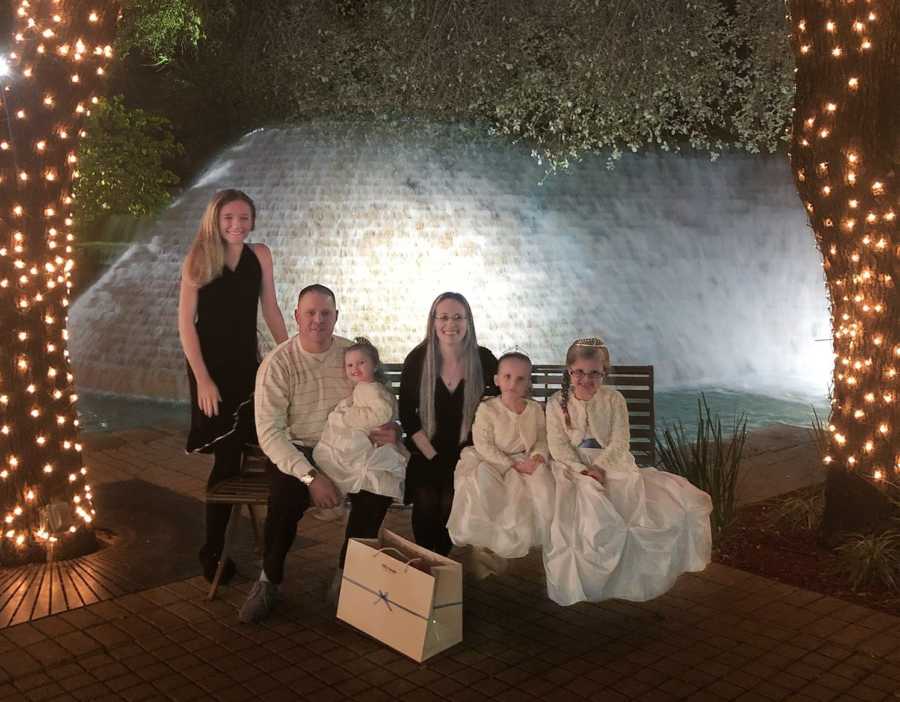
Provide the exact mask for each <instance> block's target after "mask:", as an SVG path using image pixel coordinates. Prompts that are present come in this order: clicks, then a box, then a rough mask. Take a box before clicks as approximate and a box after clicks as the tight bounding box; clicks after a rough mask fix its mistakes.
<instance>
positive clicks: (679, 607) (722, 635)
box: [0, 430, 900, 702]
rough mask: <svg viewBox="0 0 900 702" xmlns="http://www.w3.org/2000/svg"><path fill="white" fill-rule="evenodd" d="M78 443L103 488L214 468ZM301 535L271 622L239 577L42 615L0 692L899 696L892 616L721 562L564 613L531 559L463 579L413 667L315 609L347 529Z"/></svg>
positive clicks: (125, 441)
mask: <svg viewBox="0 0 900 702" xmlns="http://www.w3.org/2000/svg"><path fill="white" fill-rule="evenodd" d="M86 443H87V446H88V452H87V459H88V465H89V466H90V467H91V469H92V475H93V476H94V477H93V481H94V483H95V484H97V485H102V484H104V483H108V482H114V481H122V480H126V479H133V478H135V477H137V478H140V479H142V480H145V481H148V482H152V483H156V484H157V485H160V486H165V487H167V488H170V489H174V490H177V491H178V492H180V493H181V494H183V495H187V496H195V497H199V496H200V495H201V494H202V490H203V485H204V482H205V475H206V471H207V469H208V463H207V461H208V458H206V457H187V456H184V455H183V454H182V453H181V450H180V449H181V445H182V442H181V438H180V436H179V435H178V434H177V433H175V432H171V431H166V430H148V431H142V432H131V433H128V434H119V435H114V436H109V437H89V438H88V439H87V440H86ZM197 507H198V509H199V505H198V506H197ZM101 522H102V517H101ZM408 525H409V519H408V514H407V513H406V512H404V511H397V512H392V513H390V514H389V516H388V523H387V526H388V527H389V528H393V529H395V530H396V531H399V532H400V533H408ZM301 534H303V535H304V537H306V542H305V543H306V545H305V546H304V547H303V548H300V549H299V550H297V551H295V552H293V553H291V554H290V555H289V557H288V573H289V584H288V585H287V587H286V593H285V594H286V600H285V602H284V605H283V606H282V607H281V608H280V609H279V610H277V612H276V613H275V615H273V617H272V618H271V619H270V620H269V621H267V622H266V623H265V624H263V625H258V626H248V625H242V624H240V623H238V621H237V615H236V609H237V607H238V606H239V604H240V603H241V602H242V600H243V598H244V596H245V594H246V591H247V589H248V587H249V582H248V581H247V580H246V579H244V580H239V581H238V582H237V584H236V585H234V586H232V587H228V588H223V589H222V590H221V591H220V597H219V598H218V599H217V600H215V601H214V602H212V603H208V602H206V600H205V592H206V588H205V585H206V583H205V582H204V581H203V580H202V579H201V578H199V577H192V578H188V579H186V580H179V581H176V582H173V583H170V584H166V585H163V586H160V587H155V588H153V589H149V590H145V591H142V592H137V593H132V594H128V595H124V596H120V597H117V598H114V599H109V600H106V601H102V602H97V603H94V604H89V605H87V606H84V607H81V608H79V609H73V610H70V611H68V612H64V613H60V614H56V615H50V616H46V617H43V618H40V619H36V620H34V621H31V622H29V623H24V624H19V625H17V626H11V627H8V628H6V629H3V630H2V631H0V699H16V700H22V699H27V700H50V699H59V700H63V699H65V700H69V699H74V700H92V702H93V701H96V700H104V699H110V700H118V699H125V700H142V699H159V700H193V699H203V700H245V699H246V700H251V699H252V700H257V699H265V700H281V699H284V700H290V699H311V700H315V701H316V702H328V701H330V700H339V699H359V700H373V701H374V700H387V699H391V698H398V697H399V698H403V699H407V700H445V699H451V700H454V702H457V701H461V702H462V701H466V700H487V699H492V700H493V699H496V700H512V701H514V702H522V701H523V700H530V699H541V700H544V699H551V700H552V699H560V700H566V702H570V701H574V700H579V699H589V700H648V701H650V700H677V699H689V700H731V699H740V700H781V699H787V700H871V701H876V700H893V699H900V693H898V690H900V618H897V617H891V616H889V615H886V614H881V613H878V612H873V611H871V610H867V609H865V608H863V607H860V606H858V605H854V604H851V603H848V602H844V601H842V600H838V599H835V598H832V597H827V596H823V595H819V594H817V593H813V592H808V591H804V590H800V589H797V588H794V587H789V586H786V585H781V584H779V583H776V582H773V581H770V580H766V579H765V578H761V577H758V576H755V575H751V574H748V573H744V572H742V571H738V570H734V569H731V568H726V567H723V566H718V565H712V566H710V567H709V568H708V569H707V570H706V571H704V572H703V573H701V574H697V575H687V576H683V577H682V578H681V579H680V580H679V581H678V583H677V585H676V586H675V588H674V589H673V590H672V591H671V592H669V593H668V594H666V595H665V596H663V597H661V598H659V599H657V600H655V601H653V602H649V603H644V604H639V605H636V604H629V603H625V602H619V601H612V602H604V603H601V604H592V605H589V604H582V605H577V606H574V607H568V608H561V607H558V606H556V605H554V604H553V603H551V602H549V601H548V600H547V599H546V597H545V595H544V591H543V587H542V583H541V576H540V572H539V569H538V568H537V567H536V565H537V564H536V563H535V562H534V561H533V560H526V561H525V562H522V563H517V564H516V566H515V568H514V569H513V571H512V573H511V574H509V575H506V576H503V577H500V578H492V579H488V580H486V581H483V582H480V583H468V582H467V584H466V590H465V606H464V609H465V624H464V625H465V640H464V641H463V643H461V644H460V645H458V646H456V647H454V648H452V649H450V650H449V651H447V652H445V653H442V654H440V655H438V656H436V657H435V658H433V659H431V660H430V661H428V662H426V663H425V664H422V665H418V664H415V663H413V662H411V661H409V660H408V659H406V658H404V657H403V656H401V655H400V654H397V653H394V652H393V651H392V650H390V649H388V648H386V647H384V646H382V645H381V644H379V643H378V642H376V641H373V640H371V639H369V638H368V637H366V636H364V635H362V634H359V633H357V632H356V631H355V630H353V629H352V628H350V627H348V626H346V625H344V624H343V623H341V622H338V621H336V620H335V618H334V614H333V609H330V608H329V607H327V606H326V605H324V603H323V593H324V590H325V587H326V584H327V581H328V580H329V579H330V577H331V574H332V572H333V565H334V560H335V556H336V553H337V548H338V543H339V541H340V538H341V534H342V525H341V524H340V523H339V522H334V521H332V522H323V521H319V520H316V519H314V518H311V517H306V518H304V520H303V522H302V523H301ZM239 567H241V568H242V570H243V571H244V572H245V573H251V572H254V570H255V567H254V564H252V563H247V562H242V563H240V564H239Z"/></svg>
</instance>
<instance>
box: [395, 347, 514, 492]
mask: <svg viewBox="0 0 900 702" xmlns="http://www.w3.org/2000/svg"><path fill="white" fill-rule="evenodd" d="M478 355H479V356H480V357H481V369H482V372H483V375H484V386H485V390H486V391H487V393H488V394H491V389H492V388H493V385H494V375H496V373H497V359H496V358H495V357H494V354H492V353H491V352H490V351H489V350H488V349H486V348H484V347H483V346H479V347H478ZM424 364H425V344H424V343H422V344H419V345H418V346H416V348H414V349H413V350H412V351H410V352H409V355H408V356H407V357H406V360H405V361H404V362H403V371H402V373H401V376H400V423H401V424H402V425H403V431H404V432H405V433H406V437H407V438H406V446H407V448H408V449H409V451H410V453H411V454H412V455H411V457H410V459H409V464H408V465H407V467H406V495H405V497H404V501H405V502H406V504H409V503H410V502H412V499H413V495H414V494H415V491H416V489H417V488H419V487H425V486H433V487H436V488H438V489H440V490H442V491H443V490H448V489H449V490H452V489H453V471H454V469H455V468H456V463H457V461H459V454H460V453H461V452H462V450H463V448H465V447H466V446H471V445H472V432H471V431H470V432H469V435H468V436H467V437H466V440H465V441H464V442H463V443H460V441H459V430H460V427H461V426H462V421H463V403H464V398H465V380H463V381H462V382H460V384H459V385H457V386H456V389H455V390H454V391H453V392H450V391H449V390H447V386H446V385H444V381H443V380H442V379H441V377H440V376H438V378H437V380H436V381H435V387H434V413H435V432H434V436H432V437H431V445H432V446H434V450H435V451H437V456H436V457H435V460H434V461H429V460H428V459H426V458H425V456H423V455H422V453H421V452H420V451H419V449H418V447H417V446H416V445H415V444H414V443H413V441H412V438H411V437H412V435H413V434H415V433H416V432H417V431H419V430H420V429H421V428H422V422H421V420H420V419H419V384H420V382H421V378H422V369H423V366H424Z"/></svg>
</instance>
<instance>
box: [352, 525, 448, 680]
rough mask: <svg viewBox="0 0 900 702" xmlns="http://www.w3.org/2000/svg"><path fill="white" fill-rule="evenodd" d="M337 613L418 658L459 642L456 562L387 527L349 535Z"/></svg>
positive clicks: (421, 659)
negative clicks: (372, 535) (371, 534)
mask: <svg viewBox="0 0 900 702" xmlns="http://www.w3.org/2000/svg"><path fill="white" fill-rule="evenodd" d="M337 616H338V619H341V620H343V621H345V622H347V623H348V624H350V625H352V626H354V627H356V628H357V629H359V630H360V631H363V632H365V633H366V634H368V635H369V636H372V637H373V638H376V639H378V640H379V641H381V642H382V643H385V644H387V645H388V646H390V647H391V648H394V649H396V650H397V651H400V653H403V654H404V655H407V656H409V657H410V658H412V659H413V660H416V661H419V662H421V661H424V660H426V659H427V658H430V657H431V656H433V655H435V654H436V653H439V652H441V651H443V650H445V649H447V648H449V647H450V646H453V645H455V644H457V643H459V642H460V641H462V566H460V564H459V563H457V562H456V561H453V560H451V559H449V558H446V557H444V556H440V555H438V554H437V553H434V552H433V551H429V550H427V549H424V548H422V547H420V546H417V545H416V544H414V543H412V542H411V541H407V540H406V539H404V538H402V537H400V536H397V535H396V534H394V533H393V532H391V531H388V530H387V529H383V530H382V532H381V535H380V536H379V538H377V539H351V540H350V544H349V546H348V548H347V560H346V562H345V563H344V575H343V580H342V582H341V594H340V598H339V599H338V611H337Z"/></svg>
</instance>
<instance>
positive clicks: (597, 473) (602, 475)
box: [581, 466, 606, 486]
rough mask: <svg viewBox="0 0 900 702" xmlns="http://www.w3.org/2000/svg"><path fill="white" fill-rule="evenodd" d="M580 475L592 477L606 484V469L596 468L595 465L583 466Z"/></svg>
mask: <svg viewBox="0 0 900 702" xmlns="http://www.w3.org/2000/svg"><path fill="white" fill-rule="evenodd" d="M581 474H582V475H586V476H588V477H589V478H593V479H594V480H596V481H597V482H598V483H600V484H601V485H603V486H605V485H606V471H605V470H603V469H602V468H598V467H597V466H590V467H589V468H585V469H584V470H583V471H581Z"/></svg>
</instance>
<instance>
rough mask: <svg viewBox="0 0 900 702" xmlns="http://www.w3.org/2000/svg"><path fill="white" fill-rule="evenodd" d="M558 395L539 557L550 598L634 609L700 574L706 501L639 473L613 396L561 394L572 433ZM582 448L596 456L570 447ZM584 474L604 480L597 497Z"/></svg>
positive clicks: (650, 473)
mask: <svg viewBox="0 0 900 702" xmlns="http://www.w3.org/2000/svg"><path fill="white" fill-rule="evenodd" d="M560 396H561V393H559V392H558V393H556V394H555V395H553V397H551V398H550V400H549V401H548V402H547V440H548V444H549V449H550V455H551V457H552V458H553V461H552V468H553V475H554V478H555V483H556V486H555V487H556V490H555V494H556V503H555V508H554V512H553V514H554V518H553V522H552V524H551V527H550V535H549V539H548V543H547V544H546V545H545V547H544V553H543V559H544V569H545V571H546V575H547V593H548V595H549V596H550V598H551V599H552V600H553V601H554V602H556V603H558V604H561V605H570V604H574V603H576V602H582V601H591V602H597V601H600V600H606V599H611V598H619V599H623V600H631V601H635V602H642V601H645V600H650V599H653V598H655V597H658V596H659V595H661V594H663V593H664V592H666V591H667V590H669V588H671V587H672V585H674V584H675V580H676V579H677V578H678V576H679V575H680V574H681V573H684V572H695V571H700V570H703V569H704V568H705V567H706V566H707V564H708V563H709V561H710V551H711V536H710V526H709V515H710V513H711V511H712V502H711V500H710V498H709V495H707V494H706V493H705V492H703V491H701V490H699V489H697V488H696V487H694V486H693V485H691V483H689V482H688V481H687V480H685V479H684V478H681V477H679V476H676V475H673V474H671V473H666V472H663V471H658V470H656V469H655V468H638V466H637V464H636V463H635V462H634V457H633V456H632V455H631V452H630V451H629V428H628V408H627V406H626V404H625V398H624V397H622V395H621V393H619V392H617V391H616V390H613V389H612V388H608V387H605V386H600V388H599V389H598V390H597V393H596V394H595V395H594V397H593V398H591V399H590V400H589V401H587V402H582V401H581V400H578V399H576V398H575V396H574V392H573V393H570V396H569V402H568V409H569V416H570V418H571V425H572V426H571V428H567V427H566V425H565V419H564V416H563V411H562V406H561V404H560ZM591 439H593V440H595V441H596V442H598V443H599V444H600V445H601V446H602V447H603V448H601V449H597V448H579V446H581V445H582V444H583V443H585V440H588V443H593V442H591V441H590V440H591ZM588 465H594V466H598V467H601V468H603V469H604V470H605V471H606V486H605V488H604V487H603V486H602V485H600V483H598V482H597V481H595V480H594V479H593V478H590V477H588V476H585V475H581V474H580V473H581V471H582V470H584V469H585V468H586V467H587V466H588Z"/></svg>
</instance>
